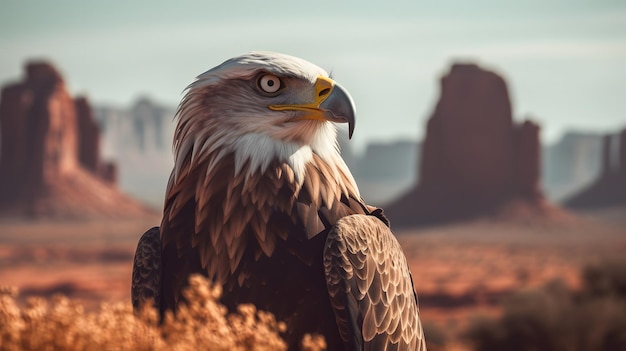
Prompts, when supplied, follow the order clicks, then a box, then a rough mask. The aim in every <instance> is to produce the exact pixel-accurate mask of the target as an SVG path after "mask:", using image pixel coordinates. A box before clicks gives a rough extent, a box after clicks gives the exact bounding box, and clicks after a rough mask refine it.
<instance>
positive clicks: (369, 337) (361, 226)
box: [324, 215, 426, 351]
mask: <svg viewBox="0 0 626 351" xmlns="http://www.w3.org/2000/svg"><path fill="white" fill-rule="evenodd" d="M324 270H325V274H326V283H327V285H328V292H329V294H330V298H331V302H332V305H333V309H334V310H335V316H336V319H337V324H338V325H339V331H340V333H341V337H342V338H343V340H344V341H345V342H346V343H347V345H348V346H349V348H350V350H377V351H378V350H412V351H417V350H426V343H425V340H424V333H423V331H422V325H421V322H420V320H419V310H418V306H417V296H416V295H415V290H414V289H413V282H412V280H411V274H410V272H409V268H408V265H407V262H406V258H405V256H404V254H403V253H402V249H401V248H400V244H398V241H397V240H396V239H395V237H394V236H393V234H392V233H391V230H390V229H389V227H387V225H386V223H384V222H383V221H382V220H380V219H379V218H377V217H375V216H368V215H352V216H347V217H344V218H342V219H341V220H339V221H338V222H337V224H336V225H335V226H334V227H333V228H332V230H331V231H330V233H329V235H328V238H327V240H326V247H325V249H324Z"/></svg>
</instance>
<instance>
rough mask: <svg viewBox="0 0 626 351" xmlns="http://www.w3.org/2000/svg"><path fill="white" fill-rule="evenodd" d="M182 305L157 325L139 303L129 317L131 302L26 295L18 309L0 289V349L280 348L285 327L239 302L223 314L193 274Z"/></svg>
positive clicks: (313, 339)
mask: <svg viewBox="0 0 626 351" xmlns="http://www.w3.org/2000/svg"><path fill="white" fill-rule="evenodd" d="M184 294H185V297H186V298H187V300H188V301H189V303H188V304H187V305H184V306H182V307H181V308H180V310H179V311H178V313H176V315H174V314H171V313H169V314H167V315H166V316H165V318H164V320H163V322H162V323H161V324H159V322H158V314H157V312H156V311H155V310H154V309H152V308H150V307H149V306H146V307H145V308H144V309H143V310H142V311H141V312H140V313H139V314H137V315H135V314H134V313H133V310H132V307H131V305H130V303H103V304H102V305H101V306H100V308H99V309H98V310H97V311H95V312H86V311H85V309H84V308H83V306H82V305H80V304H77V303H75V302H73V301H72V300H70V299H68V298H66V297H63V296H60V295H58V296H55V297H53V298H52V299H51V300H50V301H47V300H45V299H42V298H30V299H28V302H27V304H26V306H24V307H23V308H20V306H19V305H18V303H17V302H16V295H17V289H15V288H4V289H2V290H1V291H0V350H3V351H4V350H6V351H16V350H45V351H55V350H67V351H73V350H176V351H184V350H198V349H203V350H224V351H226V350H236V351H244V350H255V351H264V350H268V351H269V350H279V351H280V350H286V349H287V346H286V344H285V342H284V341H283V340H282V339H281V338H280V335H279V334H280V333H281V332H283V331H285V324H284V323H282V322H278V321H276V319H275V318H274V316H273V315H271V314H270V313H267V312H262V311H257V310H256V309H255V307H254V306H252V305H241V306H239V309H238V311H237V313H234V314H228V312H227V310H226V308H225V307H224V306H222V305H220V304H219V303H217V300H218V299H219V297H220V294H221V289H220V288H219V287H215V286H211V285H210V284H209V282H208V281H207V280H206V279H204V278H202V277H200V276H194V277H192V278H191V280H190V287H189V288H188V289H187V290H186V291H185V293H184ZM324 348H325V344H324V341H323V339H322V338H320V337H318V336H311V335H307V336H306V337H305V338H304V340H303V343H302V350H306V351H317V350H323V349H324Z"/></svg>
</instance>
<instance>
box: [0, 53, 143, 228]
mask: <svg viewBox="0 0 626 351" xmlns="http://www.w3.org/2000/svg"><path fill="white" fill-rule="evenodd" d="M25 73H26V76H25V77H24V80H23V81H21V82H17V83H13V84H9V85H7V86H4V87H3V88H2V93H1V94H2V95H1V97H0V137H1V139H0V142H1V144H0V147H1V148H0V214H1V215H2V216H9V217H35V218H38V217H53V218H67V219H78V218H103V217H104V218H107V217H109V218H110V217H113V218H117V217H136V216H141V215H147V214H150V213H152V211H151V210H149V209H147V208H146V207H144V206H143V205H141V204H139V203H138V202H136V201H134V200H133V199H131V198H129V197H127V196H126V195H124V194H122V193H121V192H120V191H119V190H118V189H117V185H116V174H117V172H116V168H115V164H114V163H110V162H104V161H103V160H102V159H101V158H100V131H99V128H98V125H97V123H96V121H95V120H94V118H93V114H92V110H91V107H90V105H89V102H88V101H87V99H86V98H84V97H81V98H78V99H75V100H74V99H72V97H71V96H70V95H69V94H68V92H67V89H66V88H65V83H64V81H63V78H62V77H61V75H60V74H59V72H58V71H57V70H56V69H55V68H54V67H53V66H52V65H50V64H48V63H45V62H31V63H28V64H27V65H26V72H25Z"/></svg>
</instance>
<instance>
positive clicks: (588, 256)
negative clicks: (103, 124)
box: [0, 207, 626, 350]
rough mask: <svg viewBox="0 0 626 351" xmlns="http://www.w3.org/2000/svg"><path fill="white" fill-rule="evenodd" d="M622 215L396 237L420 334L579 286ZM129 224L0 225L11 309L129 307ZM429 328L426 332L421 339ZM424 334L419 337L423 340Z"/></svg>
mask: <svg viewBox="0 0 626 351" xmlns="http://www.w3.org/2000/svg"><path fill="white" fill-rule="evenodd" d="M625 218H626V207H621V208H613V209H607V210H604V211H595V212H588V213H576V214H573V213H563V214H562V216H561V217H560V218H558V219H556V220H555V219H551V220H547V219H545V218H544V219H541V218H529V217H527V218H525V219H524V218H522V219H519V218H518V219H517V220H510V219H505V218H495V219H479V220H472V221H467V222H461V223H455V224H448V225H441V226H433V227H427V228H421V229H403V230H398V231H397V236H398V239H399V241H400V243H401V245H402V247H403V250H404V252H405V254H406V256H407V259H408V261H409V264H410V267H411V271H412V274H413V278H414V283H415V288H416V290H417V292H418V296H419V300H420V312H421V314H422V320H423V322H424V323H425V325H426V326H427V328H436V329H437V331H438V332H441V331H443V332H444V333H445V339H446V342H447V344H446V345H447V346H446V348H445V349H449V350H455V349H458V350H463V349H467V348H464V346H463V344H462V343H461V342H460V341H458V333H460V332H462V331H463V330H464V328H466V327H467V324H468V323H469V321H470V320H471V318H473V317H475V316H477V315H488V316H498V315H499V313H501V308H500V305H499V304H500V301H501V299H502V298H503V297H505V296H507V295H509V294H512V293H514V292H516V291H519V290H523V289H530V288H538V287H540V286H541V285H543V284H546V283H548V282H550V281H551V280H554V279H560V280H562V281H564V282H565V283H566V284H567V286H569V287H571V288H572V289H577V288H579V287H580V274H581V270H582V269H583V268H584V267H585V266H587V265H589V264H594V263H599V262H603V261H606V260H623V259H624V252H626V221H625V220H624V219H625ZM158 223H159V218H158V217H157V216H153V217H146V218H142V219H139V220H125V221H110V220H109V221H107V220H92V221H82V222H76V221H72V222H63V221H36V222H27V223H24V222H21V221H16V220H10V219H3V220H2V221H0V232H1V233H2V239H1V241H0V282H2V285H5V286H6V285H9V286H15V287H17V288H18V289H19V292H20V294H19V301H20V302H21V303H25V301H26V300H27V298H28V297H32V296H39V297H46V298H50V297H52V296H53V295H55V294H63V295H65V296H67V297H70V298H71V299H72V300H74V301H76V302H79V303H81V304H83V305H84V306H85V307H86V308H87V309H88V310H92V311H93V310H96V309H97V307H98V306H99V305H100V304H101V303H103V302H108V303H112V302H120V301H122V302H125V303H129V302H130V274H131V270H132V258H133V253H134V249H135V246H136V242H137V240H138V238H139V237H140V235H141V234H142V233H143V231H144V230H146V229H148V228H149V227H151V226H154V225H157V224H158ZM428 330H429V329H427V332H428ZM427 335H428V334H427Z"/></svg>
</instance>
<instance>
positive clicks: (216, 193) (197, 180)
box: [163, 134, 360, 283]
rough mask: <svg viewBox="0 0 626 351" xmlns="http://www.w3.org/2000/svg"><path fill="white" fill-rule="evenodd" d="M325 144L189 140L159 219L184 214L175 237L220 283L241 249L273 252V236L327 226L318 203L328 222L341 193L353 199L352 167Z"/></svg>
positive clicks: (310, 233)
mask: <svg viewBox="0 0 626 351" xmlns="http://www.w3.org/2000/svg"><path fill="white" fill-rule="evenodd" d="M230 140H232V139H230ZM330 145H331V146H332V147H330V148H320V147H315V146H311V145H299V144H297V143H295V142H277V141H275V140H273V139H272V138H268V137H264V136H262V135H257V134H250V135H247V136H244V137H240V138H235V139H234V140H232V141H231V142H230V143H228V144H222V145H221V147H210V146H209V147H206V145H204V144H202V145H200V146H198V147H200V148H201V150H202V152H194V149H195V147H191V148H189V150H188V151H189V152H188V153H187V155H185V157H184V158H183V159H182V160H181V159H177V162H176V168H175V171H174V173H173V174H172V178H171V179H170V184H169V185H168V190H167V195H166V206H165V210H164V217H165V218H164V223H163V224H164V226H172V225H170V224H169V223H175V222H177V221H190V220H191V221H192V222H193V226H192V228H193V229H192V228H189V232H187V233H182V232H181V233H176V234H174V236H182V237H178V239H175V240H183V241H187V240H191V241H190V242H189V243H190V245H191V246H192V247H195V248H197V250H198V253H199V256H200V257H199V258H200V261H201V264H202V267H203V269H206V271H207V273H208V275H209V277H211V278H213V279H215V280H216V281H218V282H222V283H223V282H224V281H225V280H226V279H227V278H228V277H229V276H232V275H233V274H235V272H236V271H237V270H238V268H239V267H240V263H241V260H242V257H243V255H244V253H245V252H246V250H250V249H252V250H254V251H255V253H254V255H255V257H256V258H257V259H258V258H260V257H261V256H268V257H269V256H272V255H273V252H274V250H275V247H276V243H277V241H278V240H286V239H287V237H288V236H290V235H301V236H302V239H303V240H305V239H307V238H311V237H314V236H316V235H317V234H319V233H320V232H322V231H324V230H325V229H327V228H326V226H327V225H328V223H329V221H328V220H325V219H322V218H320V217H319V216H320V215H319V213H320V211H319V210H320V209H322V208H326V209H328V211H327V212H328V213H333V219H332V221H331V223H330V224H331V225H332V224H334V221H335V220H338V219H339V218H336V219H334V217H337V216H339V215H340V214H341V215H345V214H348V213H349V211H350V210H349V208H348V207H349V206H348V207H346V205H345V203H342V201H344V202H345V201H348V200H346V199H353V200H357V201H358V200H360V195H359V192H358V188H357V186H356V183H355V182H354V179H353V177H352V175H351V174H350V172H349V171H348V169H347V167H346V165H345V163H344V162H343V160H342V159H341V157H340V155H339V152H338V150H337V149H336V147H335V146H334V145H333V144H330ZM179 156H180V155H179ZM349 201H352V200H349ZM190 205H191V206H193V207H191V208H190ZM191 209H193V213H188V212H187V211H189V210H191ZM167 222H169V223H167ZM189 224H191V223H189ZM294 228H300V229H298V231H296V230H294ZM166 230H167V229H166ZM185 237H186V238H187V239H185ZM163 239H164V240H165V241H169V240H171V239H173V238H169V237H168V235H165V236H164V238H163ZM177 245H178V246H180V243H179V244H177ZM239 272H240V274H241V270H240V271H239ZM239 279H244V278H241V277H239Z"/></svg>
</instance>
